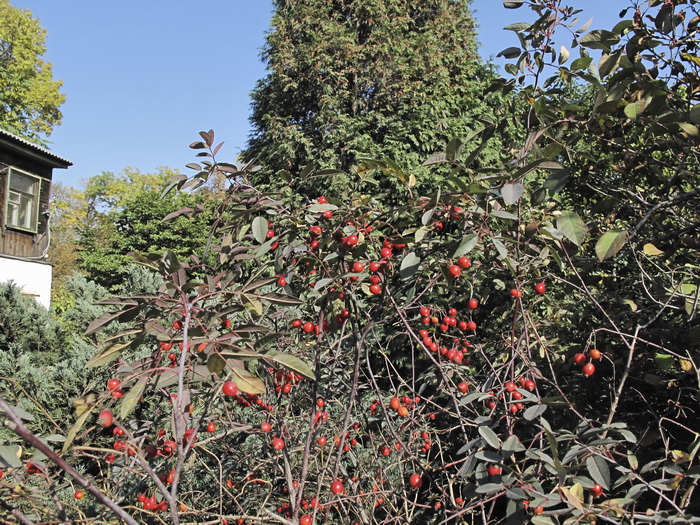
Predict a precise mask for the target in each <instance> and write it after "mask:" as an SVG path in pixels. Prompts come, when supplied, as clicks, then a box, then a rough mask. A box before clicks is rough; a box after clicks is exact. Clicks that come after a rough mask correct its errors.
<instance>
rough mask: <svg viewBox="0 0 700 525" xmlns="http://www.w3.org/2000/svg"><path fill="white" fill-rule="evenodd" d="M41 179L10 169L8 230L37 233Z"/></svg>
mask: <svg viewBox="0 0 700 525" xmlns="http://www.w3.org/2000/svg"><path fill="white" fill-rule="evenodd" d="M40 190H41V179H39V178H38V177H35V176H34V175H31V174H30V173H27V172H25V171H20V170H18V169H16V168H10V169H9V171H8V181H7V198H6V207H5V209H6V216H5V225H6V226H7V227H8V228H18V229H21V230H29V231H32V232H36V231H37V225H38V222H39V192H40Z"/></svg>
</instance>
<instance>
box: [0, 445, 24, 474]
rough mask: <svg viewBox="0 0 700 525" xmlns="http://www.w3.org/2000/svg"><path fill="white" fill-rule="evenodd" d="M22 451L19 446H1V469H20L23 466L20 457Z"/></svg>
mask: <svg viewBox="0 0 700 525" xmlns="http://www.w3.org/2000/svg"><path fill="white" fill-rule="evenodd" d="M21 454H22V449H21V448H20V446H19V445H2V446H0V467H3V468H8V467H12V468H18V467H21V466H22V461H21V460H20V456H21Z"/></svg>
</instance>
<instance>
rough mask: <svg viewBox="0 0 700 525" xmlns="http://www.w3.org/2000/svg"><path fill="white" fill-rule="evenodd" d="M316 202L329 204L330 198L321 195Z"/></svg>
mask: <svg viewBox="0 0 700 525" xmlns="http://www.w3.org/2000/svg"><path fill="white" fill-rule="evenodd" d="M316 202H318V203H319V204H328V199H326V198H325V197H323V196H321V197H319V198H318V199H316Z"/></svg>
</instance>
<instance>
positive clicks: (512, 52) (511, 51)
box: [496, 47, 522, 58]
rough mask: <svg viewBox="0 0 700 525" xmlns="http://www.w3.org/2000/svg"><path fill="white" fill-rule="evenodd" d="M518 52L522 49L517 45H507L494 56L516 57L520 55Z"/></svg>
mask: <svg viewBox="0 0 700 525" xmlns="http://www.w3.org/2000/svg"><path fill="white" fill-rule="evenodd" d="M520 53H522V49H520V48H519V47H508V48H506V49H504V50H503V51H501V52H500V53H498V54H497V55H496V56H497V57H504V58H517V57H519V56H520Z"/></svg>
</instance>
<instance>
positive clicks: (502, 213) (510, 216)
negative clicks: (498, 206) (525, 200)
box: [491, 210, 518, 221]
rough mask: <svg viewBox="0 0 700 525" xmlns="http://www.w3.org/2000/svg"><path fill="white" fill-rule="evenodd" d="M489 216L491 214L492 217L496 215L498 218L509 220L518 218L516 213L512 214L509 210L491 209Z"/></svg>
mask: <svg viewBox="0 0 700 525" xmlns="http://www.w3.org/2000/svg"><path fill="white" fill-rule="evenodd" d="M491 216H492V217H496V218H498V219H506V220H509V221H517V220H518V216H517V215H513V214H512V213H510V212H509V211H504V210H496V211H492V212H491Z"/></svg>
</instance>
